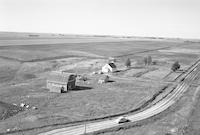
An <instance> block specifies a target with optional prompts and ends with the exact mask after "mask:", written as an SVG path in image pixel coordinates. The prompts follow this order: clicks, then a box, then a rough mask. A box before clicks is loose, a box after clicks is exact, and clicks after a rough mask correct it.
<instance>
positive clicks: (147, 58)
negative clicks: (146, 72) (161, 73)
mask: <svg viewBox="0 0 200 135" xmlns="http://www.w3.org/2000/svg"><path fill="white" fill-rule="evenodd" d="M144 64H145V66H146V65H151V64H152V58H151V56H146V57H145V58H144Z"/></svg>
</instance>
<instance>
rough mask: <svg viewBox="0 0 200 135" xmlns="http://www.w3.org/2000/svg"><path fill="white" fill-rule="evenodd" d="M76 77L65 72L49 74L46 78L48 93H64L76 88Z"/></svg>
mask: <svg viewBox="0 0 200 135" xmlns="http://www.w3.org/2000/svg"><path fill="white" fill-rule="evenodd" d="M75 83H76V75H75V74H73V73H66V72H57V71H53V72H51V73H50V74H49V75H48V77H47V88H48V89H49V90H50V92H57V93H64V92H67V91H68V90H73V89H75V88H76V85H75Z"/></svg>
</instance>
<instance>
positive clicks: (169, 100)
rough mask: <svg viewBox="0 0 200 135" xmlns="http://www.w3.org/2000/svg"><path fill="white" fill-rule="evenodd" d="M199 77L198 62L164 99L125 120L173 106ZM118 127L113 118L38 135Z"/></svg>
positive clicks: (72, 134)
mask: <svg viewBox="0 0 200 135" xmlns="http://www.w3.org/2000/svg"><path fill="white" fill-rule="evenodd" d="M199 75H200V61H198V62H196V63H195V64H194V65H192V66H191V67H190V69H189V70H188V71H187V72H186V73H185V75H184V79H182V80H181V81H180V82H179V84H178V85H177V87H176V88H175V89H174V90H173V91H172V92H171V93H169V94H168V95H167V96H166V97H165V98H163V99H162V100H160V101H159V102H157V103H156V104H155V105H153V106H151V107H150V108H147V109H146V110H144V111H142V112H139V113H136V114H133V115H129V116H127V118H128V119H130V120H131V122H137V121H140V120H144V119H147V118H150V117H152V116H154V115H157V114H159V113H161V112H163V111H164V110H166V109H167V108H169V107H170V106H171V105H173V104H174V103H175V102H176V101H177V100H178V99H179V98H180V97H181V96H182V95H183V93H184V92H185V91H186V90H187V89H188V88H189V86H190V85H191V84H192V81H193V80H194V79H195V78H196V77H197V76H199ZM119 125H121V124H118V123H117V122H116V118H115V119H114V118H113V119H110V120H104V121H100V122H92V123H87V125H85V124H81V125H77V126H71V127H66V128H61V129H55V130H52V131H49V132H45V133H41V134H39V135H81V134H84V133H92V132H94V131H99V130H103V129H107V128H112V127H115V126H119Z"/></svg>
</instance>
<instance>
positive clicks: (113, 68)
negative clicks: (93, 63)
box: [101, 63, 117, 73]
mask: <svg viewBox="0 0 200 135" xmlns="http://www.w3.org/2000/svg"><path fill="white" fill-rule="evenodd" d="M116 70H117V66H116V65H115V64H114V63H107V64H106V65H104V66H103V67H102V70H101V71H102V72H103V73H108V72H115V71H116Z"/></svg>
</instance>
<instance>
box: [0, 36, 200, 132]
mask: <svg viewBox="0 0 200 135" xmlns="http://www.w3.org/2000/svg"><path fill="white" fill-rule="evenodd" d="M30 35H31V36H30ZM0 36H1V38H0V100H1V101H0V134H1V132H2V133H3V132H6V130H7V129H9V130H11V131H14V130H16V131H18V130H22V132H26V129H33V130H34V131H28V132H29V134H35V133H36V132H38V133H39V132H40V131H42V130H43V128H42V127H48V126H49V127H51V128H55V127H54V126H53V125H56V124H58V123H59V124H62V123H63V124H66V123H75V122H76V121H81V122H85V121H86V120H90V119H97V118H105V117H107V116H110V115H117V114H120V113H125V112H129V111H131V110H134V109H135V108H137V107H139V106H141V105H143V104H145V103H146V102H147V101H149V100H150V99H152V98H153V97H154V96H155V95H156V94H157V93H159V92H160V91H161V90H162V91H165V90H166V91H167V90H168V87H170V86H171V85H172V84H173V81H174V80H175V79H176V78H177V77H178V76H179V75H180V74H181V72H183V71H184V70H185V69H187V68H188V67H189V66H190V65H191V64H192V63H193V62H194V61H196V60H197V59H198V58H199V55H200V43H198V42H186V41H184V40H180V39H179V40H178V39H177V40H175V39H174V40H172V39H159V40H157V39H155V40H153V39H145V38H141V39H140V38H136V39H134V38H133V37H132V38H123V37H112V36H111V37H107V36H102V37H98V36H83V35H62V34H61V35H59V34H46V35H45V34H38V33H37V34H30V33H29V34H27V33H25V34H24V33H21V34H20V33H17V34H16V33H6V34H5V33H1V34H0ZM146 56H151V57H152V63H151V64H150V65H148V66H147V65H145V64H144V58H145V57H146ZM109 57H114V58H115V59H116V62H115V64H116V66H117V70H118V71H117V72H115V73H112V74H109V79H110V81H109V82H107V83H102V84H100V83H98V81H99V80H100V79H101V78H102V77H104V74H96V73H97V72H98V71H99V70H101V68H102V66H104V65H105V64H106V63H107V62H108V58H109ZM127 58H130V60H131V67H129V68H128V69H127V68H126V67H125V65H124V63H125V61H126V59H127ZM175 61H178V62H179V63H180V65H181V70H180V71H179V72H171V66H172V64H173V63H174V62H175ZM54 70H57V71H66V72H72V73H75V74H78V75H80V76H85V77H87V80H86V81H83V80H81V79H77V81H76V86H77V87H76V88H77V89H75V90H72V91H69V92H68V93H62V94H61V93H52V92H49V89H47V88H46V80H47V78H48V75H49V73H50V72H51V71H54ZM93 72H95V73H93ZM21 103H25V104H27V105H29V107H28V108H23V107H20V104H21ZM147 105H148V104H147ZM34 107H35V108H37V109H33V108H34ZM10 112H12V113H10ZM16 134H21V131H20V132H16ZM119 134H120V133H119Z"/></svg>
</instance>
